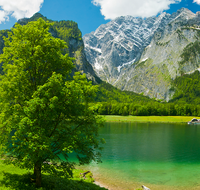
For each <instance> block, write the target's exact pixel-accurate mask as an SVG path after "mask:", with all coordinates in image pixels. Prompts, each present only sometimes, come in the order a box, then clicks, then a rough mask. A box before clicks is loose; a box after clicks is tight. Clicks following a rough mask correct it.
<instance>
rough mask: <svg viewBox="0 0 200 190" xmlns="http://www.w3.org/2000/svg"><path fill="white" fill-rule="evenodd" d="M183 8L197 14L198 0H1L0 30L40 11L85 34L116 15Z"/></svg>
mask: <svg viewBox="0 0 200 190" xmlns="http://www.w3.org/2000/svg"><path fill="white" fill-rule="evenodd" d="M182 7H185V8H188V9H189V10H191V11H192V12H194V13H196V12H197V11H200V0H0V30H3V29H10V28H11V27H12V26H13V25H14V23H15V22H16V21H17V20H18V19H21V18H24V17H26V18H29V17H31V16H33V15H34V14H35V13H36V12H39V13H41V14H42V15H43V16H45V17H47V18H48V19H51V20H57V21H60V20H73V21H75V22H77V23H78V27H79V29H80V30H81V32H82V35H85V34H86V33H90V32H92V31H95V30H96V29H97V28H98V27H99V26H100V25H101V24H106V23H107V22H109V21H111V20H113V19H115V18H117V17H119V16H126V15H132V16H135V17H142V18H147V17H150V16H157V15H159V14H160V13H162V12H167V13H170V14H172V13H173V12H176V11H177V10H178V9H180V8H182Z"/></svg>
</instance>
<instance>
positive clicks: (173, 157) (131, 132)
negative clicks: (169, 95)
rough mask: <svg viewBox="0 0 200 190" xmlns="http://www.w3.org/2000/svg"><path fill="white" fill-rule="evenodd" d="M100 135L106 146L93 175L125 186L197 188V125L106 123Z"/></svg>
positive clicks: (199, 146) (199, 166)
mask: <svg viewBox="0 0 200 190" xmlns="http://www.w3.org/2000/svg"><path fill="white" fill-rule="evenodd" d="M100 134H101V137H103V138H104V139H105V140H106V142H107V143H106V145H105V148H104V150H103V153H102V160H103V164H100V165H98V166H97V165H95V164H93V165H91V167H93V169H94V168H95V172H97V173H103V174H104V176H106V177H107V178H109V177H110V176H112V178H115V179H117V180H118V181H119V179H120V180H121V181H126V184H129V183H128V182H127V180H128V181H129V182H130V184H131V183H132V182H133V181H137V182H138V183H140V182H141V183H143V182H144V183H147V184H149V185H150V186H151V184H153V185H164V186H179V187H180V186H183V189H184V188H185V187H186V186H190V187H191V185H192V186H198V185H200V184H199V183H198V181H199V180H197V179H200V174H199V171H200V138H199V137H200V126H188V125H184V124H157V123H155V124H152V123H145V124H143V123H106V126H105V128H103V129H101V131H100ZM93 171H94V170H93ZM172 189H173V188H172ZM179 189H181V188H179Z"/></svg>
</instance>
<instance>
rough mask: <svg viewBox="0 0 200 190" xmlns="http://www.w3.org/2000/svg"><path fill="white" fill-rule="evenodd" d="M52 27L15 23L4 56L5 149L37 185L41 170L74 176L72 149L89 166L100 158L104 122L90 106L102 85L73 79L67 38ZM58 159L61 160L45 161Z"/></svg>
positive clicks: (0, 99)
mask: <svg viewBox="0 0 200 190" xmlns="http://www.w3.org/2000/svg"><path fill="white" fill-rule="evenodd" d="M50 26H51V23H49V22H45V21H44V20H43V19H41V18H40V19H38V20H37V21H32V22H29V23H28V24H27V25H24V26H21V25H20V24H16V25H15V28H13V29H12V31H11V32H9V33H8V37H7V38H6V37H4V41H5V47H4V49H3V54H1V55H0V63H1V64H3V74H2V75H0V133H1V134H0V140H1V144H2V148H1V151H2V152H3V154H6V153H7V156H12V157H13V159H12V160H14V161H13V163H15V164H17V165H19V166H20V167H22V168H27V169H34V174H35V177H36V186H37V187H40V186H41V171H45V172H50V173H54V174H57V175H71V169H72V168H73V164H72V163H71V162H70V161H69V153H72V152H73V153H74V154H76V155H77V158H78V160H79V163H80V164H84V163H89V162H90V161H91V160H96V161H100V150H101V147H100V145H101V140H100V139H99V138H98V129H99V127H101V126H102V125H103V121H102V119H101V118H100V117H98V116H97V115H95V113H94V111H93V108H92V107H91V106H89V105H88V102H89V101H90V100H91V99H92V98H93V97H94V95H95V94H96V91H97V86H93V85H92V84H91V82H88V81H87V79H86V77H85V75H81V74H79V73H76V74H75V75H74V77H73V79H70V76H69V74H70V72H71V69H72V68H73V67H74V66H73V63H72V59H71V58H70V57H69V56H68V55H67V54H65V53H64V52H66V51H65V50H66V49H67V46H66V42H64V41H62V40H60V39H58V38H54V37H53V36H52V35H51V34H50V33H49V28H50ZM63 158H64V161H63ZM55 160H59V161H60V164H59V165H58V164H57V165H55V166H54V165H53V164H46V163H47V162H49V161H55ZM61 169H62V171H63V172H61Z"/></svg>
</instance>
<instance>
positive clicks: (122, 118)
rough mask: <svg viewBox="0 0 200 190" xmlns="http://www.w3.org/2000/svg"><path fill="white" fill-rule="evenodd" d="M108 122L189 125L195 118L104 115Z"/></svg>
mask: <svg viewBox="0 0 200 190" xmlns="http://www.w3.org/2000/svg"><path fill="white" fill-rule="evenodd" d="M103 117H104V119H105V121H106V122H138V123H179V124H187V122H188V121H190V120H191V119H193V118H196V119H200V117H194V116H131V115H129V116H119V115H103Z"/></svg>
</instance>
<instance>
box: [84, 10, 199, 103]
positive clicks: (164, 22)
mask: <svg viewBox="0 0 200 190" xmlns="http://www.w3.org/2000/svg"><path fill="white" fill-rule="evenodd" d="M199 25H200V14H199V13H196V14H194V13H192V12H191V11H189V10H188V9H185V8H182V9H180V10H178V11H177V12H176V13H173V14H172V15H170V14H167V13H163V14H161V15H160V16H158V17H150V18H147V19H145V20H143V19H141V18H134V17H131V16H126V17H119V18H117V19H115V20H113V21H111V22H109V23H107V24H106V25H101V26H100V27H99V28H98V29H97V30H96V31H95V32H93V33H90V34H87V35H85V36H84V37H83V40H84V43H85V53H86V57H87V59H88V61H89V62H90V63H91V64H92V66H93V68H94V70H95V71H96V72H97V75H98V76H99V77H100V78H101V79H102V80H105V81H107V82H109V83H110V84H112V85H114V86H116V87H117V88H119V89H121V90H126V91H133V92H136V93H144V95H147V96H149V97H151V98H158V99H164V100H167V101H168V100H169V99H171V98H172V96H173V94H174V92H173V91H171V90H170V88H171V82H172V80H174V79H175V78H176V77H177V76H180V75H181V74H183V73H188V72H191V71H193V70H196V69H197V68H198V67H199V54H198V53H197V54H194V55H193V59H192V61H185V62H183V60H182V59H183V57H184V56H183V55H182V53H183V51H184V48H186V47H187V46H188V45H189V44H190V50H191V49H192V48H194V46H193V45H192V44H193V43H196V44H197V42H198V41H199V27H198V26H199ZM188 48H189V47H188ZM187 56H189V57H190V55H187ZM188 60H190V58H188Z"/></svg>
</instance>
